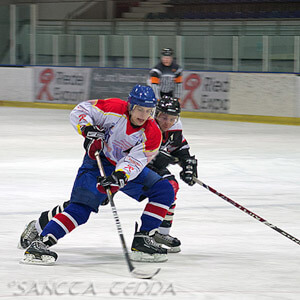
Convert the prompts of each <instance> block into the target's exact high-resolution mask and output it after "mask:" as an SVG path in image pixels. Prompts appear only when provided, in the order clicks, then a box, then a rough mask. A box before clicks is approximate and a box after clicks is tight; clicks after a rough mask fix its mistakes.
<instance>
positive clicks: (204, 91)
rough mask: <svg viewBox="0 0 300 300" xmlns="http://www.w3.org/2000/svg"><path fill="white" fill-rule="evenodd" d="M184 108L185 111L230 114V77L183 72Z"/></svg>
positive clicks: (182, 101) (217, 74)
mask: <svg viewBox="0 0 300 300" xmlns="http://www.w3.org/2000/svg"><path fill="white" fill-rule="evenodd" d="M181 103H182V108H183V110H185V111H199V112H209V113H229V109H230V101H229V75H228V73H219V72H215V73H214V72H191V71H186V72H183V95H182V99H181Z"/></svg>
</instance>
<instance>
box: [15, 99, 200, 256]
mask: <svg viewBox="0 0 300 300" xmlns="http://www.w3.org/2000/svg"><path fill="white" fill-rule="evenodd" d="M180 111H181V108H180V104H179V101H178V99H177V98H172V97H169V96H163V97H162V99H161V100H160V101H159V102H158V104H157V106H156V114H155V119H156V122H157V123H158V124H159V126H160V129H161V132H162V134H163V141H162V144H161V147H160V152H159V154H158V155H157V156H156V157H155V158H154V159H153V160H152V161H151V162H150V163H149V164H148V165H147V166H148V167H149V168H150V169H152V170H153V171H155V172H157V173H158V174H159V175H161V176H162V177H164V178H165V179H168V180H169V181H170V183H171V184H172V186H173V188H174V193H175V198H174V202H173V203H172V205H171V207H170V209H169V210H168V212H167V214H166V216H165V218H164V220H163V222H162V223H161V225H160V227H159V231H158V232H156V233H155V235H154V239H155V241H156V242H158V243H159V244H161V245H164V246H167V247H168V252H173V253H176V252H180V244H181V243H180V241H179V240H178V239H177V238H176V237H172V236H171V235H170V234H169V232H170V229H171V226H172V222H173V216H174V210H175V206H176V203H175V200H176V194H177V192H178V189H179V185H178V182H177V180H176V179H175V176H174V175H172V174H171V173H170V172H169V170H168V169H167V166H168V165H169V164H173V163H180V164H181V166H182V172H181V173H180V177H181V179H182V180H183V181H184V182H186V183H187V184H189V185H193V184H194V181H193V177H197V160H196V159H195V158H194V156H191V155H190V153H189V148H190V147H189V145H188V143H187V141H186V139H185V138H184V137H183V134H182V123H181V121H180V119H179V115H180ZM69 204H70V201H66V202H64V203H63V204H62V205H57V206H55V207H54V208H53V209H52V210H49V211H44V212H43V213H42V214H41V216H40V217H39V219H38V221H35V220H34V221H32V222H30V223H29V224H28V225H27V227H26V229H25V230H24V232H23V234H22V235H21V238H20V248H23V249H26V248H27V247H28V246H29V245H30V243H31V242H32V241H33V240H35V239H36V238H37V237H38V234H39V233H41V232H42V231H43V229H44V228H45V226H46V225H47V223H48V222H49V221H50V220H51V219H52V218H53V217H54V216H55V215H56V214H58V213H61V212H62V211H63V210H64V209H65V208H66V207H67V206H68V205H69ZM102 205H103V203H102Z"/></svg>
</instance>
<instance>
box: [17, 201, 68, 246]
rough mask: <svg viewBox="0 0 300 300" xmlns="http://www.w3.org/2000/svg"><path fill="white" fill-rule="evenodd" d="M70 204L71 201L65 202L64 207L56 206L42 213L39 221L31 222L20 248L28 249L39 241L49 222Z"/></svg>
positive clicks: (22, 235)
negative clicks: (35, 241)
mask: <svg viewBox="0 0 300 300" xmlns="http://www.w3.org/2000/svg"><path fill="white" fill-rule="evenodd" d="M69 204H70V201H65V202H64V203H63V204H62V205H56V206H55V207H54V208H52V209H51V210H47V211H44V212H42V213H41V215H40V217H39V219H38V220H33V221H31V222H29V224H27V225H26V226H25V229H24V231H23V232H22V234H21V237H20V241H19V245H18V248H20V249H26V248H27V247H29V245H30V244H31V243H32V242H33V241H34V240H37V239H38V237H39V235H40V234H41V232H42V231H43V229H44V228H45V227H46V225H47V224H48V223H49V221H51V220H52V218H53V217H54V216H55V215H57V214H59V213H61V212H62V211H63V210H64V209H65V208H66V207H67V206H68V205H69Z"/></svg>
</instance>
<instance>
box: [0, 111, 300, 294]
mask: <svg viewBox="0 0 300 300" xmlns="http://www.w3.org/2000/svg"><path fill="white" fill-rule="evenodd" d="M68 115H69V111H67V110H50V109H48V110H47V109H32V108H9V107H1V108H0V118H1V130H0V145H1V147H0V154H1V156H0V199H1V201H0V240H1V244H0V259H1V264H0V278H1V280H0V281H1V285H0V299H91V298H95V299H221V300H223V299H230V300H232V299H238V300H240V299H247V300H248V299H256V300H257V299H258V300H260V299H272V300H273V299H280V300H282V299H299V297H300V296H299V294H300V287H299V284H300V264H299V262H300V248H299V245H297V244H296V243H294V242H292V241H291V240H289V239H287V238H286V237H284V236H282V235H280V234H278V233H277V232H276V231H274V230H272V229H271V228H269V227H267V226H265V225H264V224H262V223H261V222H259V221H257V220H255V219H253V218H252V217H250V216H249V215H247V214H245V213H244V212H242V211H240V210H239V209H237V208H236V207H234V206H233V205H231V204H229V203H227V202H226V201H224V200H222V199H221V198H220V197H218V196H216V195H214V194H213V193H210V192H209V191H207V190H206V189H204V188H203V187H201V186H199V185H195V186H193V187H189V186H187V185H186V184H185V183H184V182H182V181H180V187H181V189H180V191H179V193H178V200H177V208H176V213H175V221H174V226H173V229H172V232H171V233H172V234H173V235H174V236H177V237H178V238H179V239H180V240H181V242H182V252H181V253H179V254H170V255H169V260H168V262H166V263H161V264H141V263H135V264H134V265H136V266H137V267H139V268H145V269H147V270H152V269H155V268H157V267H160V268H161V269H162V270H161V272H160V273H159V274H158V275H157V276H156V277H155V279H154V280H152V281H145V280H139V279H134V278H132V277H130V275H129V273H128V270H127V266H126V263H125V261H124V258H123V254H122V249H121V245H120V241H119V237H118V234H117V231H116V226H115V223H114V220H113V217H112V213H111V209H110V207H109V206H105V207H103V208H101V212H100V213H99V214H93V215H92V216H91V218H90V220H89V222H88V223H87V224H85V225H83V226H81V227H80V228H77V229H76V230H75V231H73V232H72V233H71V234H69V235H68V236H66V237H65V238H63V239H62V240H60V241H59V244H58V245H57V246H55V249H54V250H55V251H56V252H57V253H58V255H59V258H58V261H57V263H56V265H55V266H51V267H49V266H48V267H46V266H29V265H21V264H19V260H20V259H21V258H22V256H23V252H24V251H22V250H19V249H17V248H16V246H17V243H18V239H19V235H20V233H21V232H22V230H23V228H24V226H25V224H26V223H27V222H29V221H31V220H32V219H35V218H37V217H38V216H39V213H40V212H41V211H43V210H47V209H50V208H52V207H53V206H55V205H57V204H59V203H62V202H63V201H65V200H67V199H69V195H70V192H71V188H72V184H73V180H74V178H75V176H76V173H77V169H78V167H79V166H80V164H81V160H82V157H83V153H84V150H83V147H82V142H83V141H82V138H81V137H80V136H79V135H78V134H76V132H75V131H74V129H73V128H72V127H71V125H70V123H69V116H68ZM183 124H184V133H185V136H186V138H187V139H188V141H189V143H190V146H191V153H192V154H195V155H196V157H197V159H198V164H199V167H198V173H199V178H200V180H201V181H203V182H204V183H206V184H208V185H210V186H211V187H213V188H215V189H217V190H218V191H219V192H221V193H223V194H225V195H226V196H228V197H230V198H232V199H233V200H234V201H236V202H238V203H239V204H241V205H243V206H245V207H246V208H248V209H249V210H251V211H253V212H254V213H256V214H258V215H259V216H261V217H263V218H264V219H266V220H267V221H269V222H271V223H272V224H274V225H276V226H278V227H279V228H281V229H283V230H285V231H287V232H288V233H290V234H292V235H294V236H295V237H297V238H300V180H299V178H300V127H297V126H283V125H268V124H254V123H239V122H221V121H210V120H196V119H183ZM179 170H180V169H179V168H178V167H176V166H175V167H173V168H172V171H174V172H175V173H176V174H178V173H179V172H178V171H179ZM177 178H178V176H177ZM115 202H116V206H117V209H118V213H119V216H120V219H121V223H122V228H123V232H124V235H125V239H126V241H127V246H128V248H129V247H130V244H131V241H132V237H133V232H134V222H135V221H138V220H139V217H140V215H141V212H142V210H143V207H144V205H145V202H143V203H138V202H136V201H134V200H133V199H130V198H128V197H127V196H125V195H123V194H121V193H120V194H118V195H117V196H116V197H115Z"/></svg>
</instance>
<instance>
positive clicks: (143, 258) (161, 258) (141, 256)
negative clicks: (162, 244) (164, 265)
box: [130, 251, 168, 263]
mask: <svg viewBox="0 0 300 300" xmlns="http://www.w3.org/2000/svg"><path fill="white" fill-rule="evenodd" d="M130 258H131V260H132V261H140V262H152V263H157V262H165V261H167V260H168V256H167V254H158V253H155V254H148V253H144V252H140V251H133V252H131V255H130Z"/></svg>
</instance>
